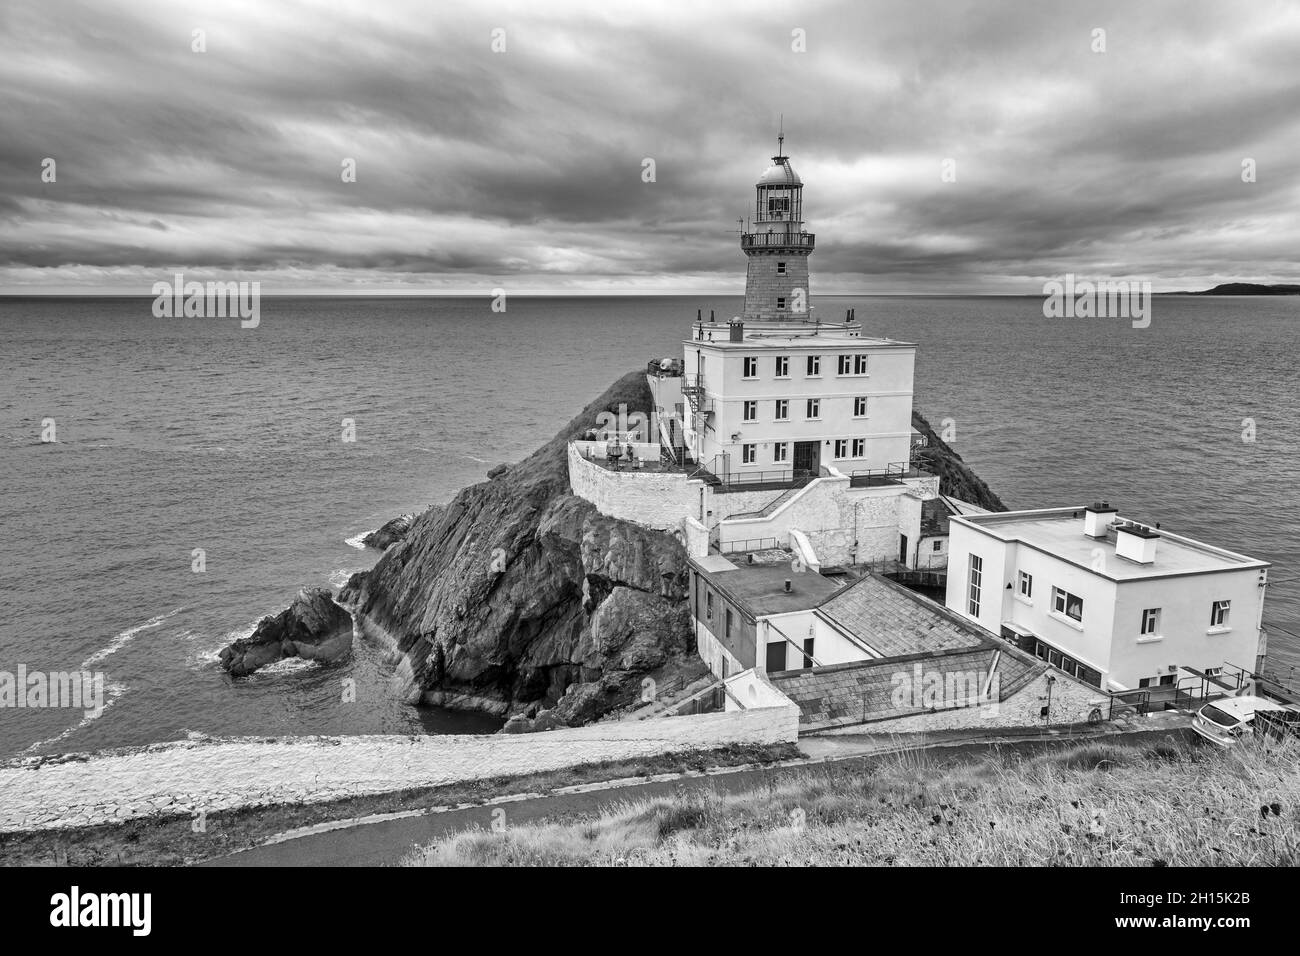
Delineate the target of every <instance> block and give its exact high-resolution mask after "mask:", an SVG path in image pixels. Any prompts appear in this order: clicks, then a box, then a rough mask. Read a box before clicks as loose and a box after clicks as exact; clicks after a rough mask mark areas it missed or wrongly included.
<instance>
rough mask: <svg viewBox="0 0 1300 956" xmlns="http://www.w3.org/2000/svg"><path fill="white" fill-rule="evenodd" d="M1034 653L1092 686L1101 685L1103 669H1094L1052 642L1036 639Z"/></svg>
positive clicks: (1040, 658) (1041, 659) (1042, 659)
mask: <svg viewBox="0 0 1300 956" xmlns="http://www.w3.org/2000/svg"><path fill="white" fill-rule="evenodd" d="M1034 655H1035V656H1036V657H1037V658H1038V659H1039V660H1040V661H1047V663H1049V664H1051V665H1052V666H1053V667H1059V668H1060V669H1061V670H1063V671H1065V672H1066V673H1067V674H1069V675H1070V676H1071V677H1077V678H1078V679H1079V680H1081V681H1083V682H1084V683H1085V684H1088V685H1089V686H1091V687H1098V688H1100V687H1101V671H1097V670H1093V669H1092V668H1091V667H1089V666H1088V665H1087V664H1085V663H1083V662H1082V661H1077V660H1075V659H1074V658H1073V657H1071V656H1070V655H1069V654H1066V653H1064V652H1062V651H1058V650H1057V649H1056V648H1054V647H1052V645H1050V644H1044V643H1043V642H1042V641H1036V642H1035V643H1034Z"/></svg>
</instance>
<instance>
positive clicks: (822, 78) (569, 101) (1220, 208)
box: [0, 0, 1300, 295]
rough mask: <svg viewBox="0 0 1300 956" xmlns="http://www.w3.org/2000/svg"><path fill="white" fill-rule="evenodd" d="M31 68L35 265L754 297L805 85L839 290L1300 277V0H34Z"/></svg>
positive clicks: (2, 180) (11, 23) (0, 42)
mask: <svg viewBox="0 0 1300 956" xmlns="http://www.w3.org/2000/svg"><path fill="white" fill-rule="evenodd" d="M497 28H500V29H502V30H504V31H505V33H504V36H505V51H504V52H494V51H493V49H492V32H493V30H494V29H497ZM1097 29H1102V30H1104V31H1105V38H1104V40H1105V52H1094V49H1093V48H1094V46H1095V45H1097V41H1096V39H1095V36H1096V35H1095V34H1094V31H1095V30H1097ZM195 30H203V31H204V32H205V36H204V39H205V43H206V52H201V53H200V52H194V50H193V49H192V46H193V44H194V42H195V41H194V38H193V36H194V35H193V31H195ZM796 30H802V31H804V34H803V35H804V36H805V37H806V41H805V42H806V51H804V52H798V51H796V50H795V49H793V48H792V47H794V46H796V45H797V39H796V38H795V37H794V36H793V31H796ZM0 89H2V92H3V95H2V96H0V289H3V291H10V292H13V291H44V290H48V291H115V292H135V293H138V294H142V295H147V294H149V291H150V287H151V286H152V284H153V283H154V282H155V281H157V280H159V279H165V278H168V277H169V276H170V275H171V274H172V273H173V272H175V271H178V270H179V271H184V272H185V273H186V278H196V279H200V280H202V279H212V278H220V279H241V278H242V279H260V280H261V281H262V283H263V284H262V292H263V294H268V293H274V292H294V291H331V290H336V291H346V290H355V291H378V292H418V291H428V292H471V293H477V292H486V291H488V290H490V289H491V288H493V287H497V286H500V287H503V288H505V289H507V290H508V291H510V292H514V293H522V292H528V291H553V292H563V291H609V292H635V291H641V292H678V291H680V292H693V291H701V292H704V291H707V292H715V293H716V292H739V291H741V290H742V288H743V280H744V258H743V256H742V255H741V253H740V250H739V246H738V238H737V236H736V235H735V234H734V233H735V229H736V219H737V218H738V217H740V216H744V215H745V214H746V213H747V212H748V210H749V208H750V205H751V203H752V200H753V183H754V180H755V178H756V177H757V175H758V174H759V173H760V172H761V171H762V169H763V168H764V167H765V166H766V165H767V164H768V163H770V157H771V155H772V154H773V153H774V152H775V151H776V128H777V122H778V117H779V116H780V114H782V113H784V115H785V130H786V151H787V153H788V154H789V155H790V156H791V159H792V163H793V165H794V167H795V168H796V169H797V170H798V172H799V174H800V175H801V176H802V178H803V180H804V182H805V184H806V186H805V190H804V193H805V195H804V211H805V215H806V217H807V220H808V222H807V228H808V230H809V231H811V232H815V233H816V234H817V251H816V252H815V253H814V255H813V258H812V260H811V268H812V273H813V278H812V292H813V293H814V294H816V293H818V292H822V293H830V292H862V293H904V292H926V291H933V292H1012V293H1016V292H1019V293H1028V294H1033V293H1038V292H1040V291H1041V287H1042V282H1043V280H1044V279H1045V278H1048V277H1051V276H1057V275H1061V274H1063V273H1066V272H1073V273H1075V274H1076V275H1079V276H1084V277H1090V278H1106V277H1115V278H1122V277H1134V278H1142V279H1150V280H1151V281H1152V283H1153V284H1154V286H1155V288H1156V290H1157V291H1159V290H1162V289H1164V290H1168V289H1184V288H1203V287H1206V286H1208V285H1212V284H1214V283H1215V282H1218V281H1224V280H1234V279H1242V280H1255V281H1288V280H1289V281H1293V282H1294V281H1297V280H1300V266H1297V257H1298V255H1300V176H1298V175H1297V174H1298V173H1300V2H1295V0H1289V2H1268V0H1254V2H1230V0H1206V2H1192V0H1144V2H1142V3H1134V2H1132V0H1122V2H1115V3H1079V2H1051V0H1048V2H1045V0H1023V2H992V0H979V2H959V0H937V2H933V3H928V2H914V0H909V2H890V3H868V2H863V0H845V2H835V3H830V2H828V3H799V2H786V3H766V2H762V0H743V2H735V3H729V2H722V3H719V2H713V0H710V2H708V3H704V2H700V0H690V2H679V3H665V2H656V3H620V2H616V0H596V2H591V3H565V2H557V0H532V2H525V3H518V4H494V3H480V2H474V3H470V2H462V3H441V2H440V3H428V2H425V3H416V2H412V3H403V2H394V0H364V2H356V3H353V2H342V0H330V2H326V0H319V2H285V0H248V2H240V0H221V2H216V0H214V2H210V3H193V2H178V0H97V2H86V3H76V2H70V0H5V2H4V3H3V5H2V6H0ZM47 157H48V158H52V159H54V161H55V163H56V165H55V174H56V177H57V178H56V181H55V182H43V181H42V164H43V161H44V160H45V159H46V158H47ZM345 158H352V159H355V161H356V179H357V181H356V182H355V183H345V182H343V181H342V175H341V173H342V162H343V160H344V159H345ZM646 158H652V159H653V160H654V161H655V173H656V181H655V182H651V183H646V182H643V181H642V169H643V160H645V159H646ZM947 159H952V160H954V161H955V175H956V181H955V182H944V181H943V179H942V172H943V164H944V161H945V160H947ZM1246 159H1252V160H1254V162H1255V166H1256V170H1257V172H1256V179H1257V181H1256V182H1253V183H1247V182H1243V181H1242V164H1243V160H1246Z"/></svg>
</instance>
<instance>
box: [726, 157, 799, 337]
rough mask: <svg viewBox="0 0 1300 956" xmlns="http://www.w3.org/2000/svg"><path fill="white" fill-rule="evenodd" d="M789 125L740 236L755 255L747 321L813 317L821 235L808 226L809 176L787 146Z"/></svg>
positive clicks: (757, 189) (747, 293)
mask: <svg viewBox="0 0 1300 956" xmlns="http://www.w3.org/2000/svg"><path fill="white" fill-rule="evenodd" d="M784 147H785V133H784V131H783V132H782V133H781V135H780V136H778V137H777V150H776V151H777V155H775V156H773V157H772V165H771V166H769V167H768V168H767V169H765V170H764V171H763V175H761V176H759V177H758V182H757V183H756V184H755V186H754V191H755V193H756V197H755V205H754V217H753V219H752V220H751V223H750V230H749V231H748V232H745V233H744V234H743V235H742V236H741V237H740V248H741V249H742V250H743V251H744V253H745V255H746V256H748V257H749V269H748V272H747V274H746V276H745V320H746V321H747V322H807V321H809V293H808V256H809V255H811V254H812V251H813V242H814V240H815V238H816V237H815V236H813V234H812V233H809V232H805V231H804V228H803V181H802V180H801V179H800V178H799V174H798V173H796V172H795V171H794V168H793V167H792V166H791V165H790V157H788V156H786V155H784V152H785V149H784Z"/></svg>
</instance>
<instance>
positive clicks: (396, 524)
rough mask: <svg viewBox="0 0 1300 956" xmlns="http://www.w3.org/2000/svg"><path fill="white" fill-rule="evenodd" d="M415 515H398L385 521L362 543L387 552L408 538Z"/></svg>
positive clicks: (363, 539)
mask: <svg viewBox="0 0 1300 956" xmlns="http://www.w3.org/2000/svg"><path fill="white" fill-rule="evenodd" d="M414 519H415V515H398V516H397V517H396V518H392V519H390V520H388V521H385V522H384V523H383V524H382V525H380V526H379V527H378V528H376V529H375V530H374V531H372V532H370V533H369V534H368V535H366V536H365V537H364V538H362V539H361V543H362V544H364V545H365V546H366V547H367V548H375V549H376V550H378V551H387V550H388V549H389V548H390V547H392V546H393V545H395V544H397V542H399V541H401V540H402V539H403V538H405V537H406V533H407V532H408V531H410V530H411V522H412V521H413V520H414Z"/></svg>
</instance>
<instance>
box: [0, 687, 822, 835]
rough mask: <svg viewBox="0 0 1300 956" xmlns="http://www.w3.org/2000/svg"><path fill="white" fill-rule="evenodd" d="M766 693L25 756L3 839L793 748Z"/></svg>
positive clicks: (9, 792)
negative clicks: (723, 700) (502, 720)
mask: <svg viewBox="0 0 1300 956" xmlns="http://www.w3.org/2000/svg"><path fill="white" fill-rule="evenodd" d="M769 686H770V685H769ZM776 694H777V697H780V699H781V700H785V698H784V697H782V696H781V695H780V694H779V692H776ZM738 696H739V695H738ZM769 697H770V695H765V696H763V697H762V698H761V699H760V700H758V701H757V702H756V706H755V707H754V708H752V709H746V710H738V711H735V712H732V713H714V714H698V715H695V716H688V717H662V718H657V719H653V720H639V721H626V722H621V721H619V722H611V723H598V724H592V725H590V726H587V727H575V728H569V729H562V730H553V731H549V732H545V733H537V734H495V735H482V736H472V735H447V736H412V737H396V736H365V737H361V736H358V737H287V738H241V739H234V740H196V741H191V740H186V741H177V742H175V743H166V744H155V745H153V746H150V747H145V748H132V749H128V750H118V751H105V752H103V753H97V754H90V755H86V754H79V755H75V756H72V757H68V758H28V759H26V760H22V761H14V762H10V763H7V764H0V832H12V831H18V830H35V829H53V828H58V827H69V826H86V825H90V824H96V823H106V822H113V821H120V820H126V819H130V818H135V817H147V816H156V815H160V814H176V813H187V814H195V813H198V812H200V811H203V812H208V813H211V812H214V811H217V810H228V809H232V808H235V807H242V806H258V805H267V804H278V803H317V802H321V801H325V800H334V799H339V798H342V797H352V796H359V795H364V794H375V793H389V792H392V791H398V790H408V789H411V788H415V787H431V786H438V785H441V784H450V783H460V782H463V781H469V780H483V779H490V778H493V777H504V776H518V775H521V774H529V773H538V772H542V771H548V770H558V769H561V768H564V767H573V766H578V765H581V764H588V763H598V762H602V761H606V760H632V759H636V758H640V757H650V756H654V755H657V754H666V753H674V752H679V751H691V750H711V749H714V748H717V747H723V746H727V745H730V744H760V745H761V744H777V743H788V742H793V741H794V740H796V739H797V737H798V734H799V709H798V708H797V707H795V706H794V704H792V703H790V701H789V700H785V705H780V704H779V701H776V700H774V699H773V705H771V706H763V704H764V702H765V701H767V700H768V699H769ZM741 699H742V700H745V699H746V697H742V698H741Z"/></svg>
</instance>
